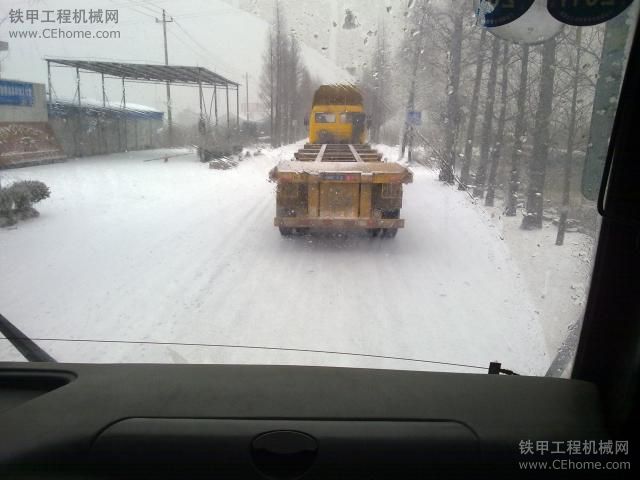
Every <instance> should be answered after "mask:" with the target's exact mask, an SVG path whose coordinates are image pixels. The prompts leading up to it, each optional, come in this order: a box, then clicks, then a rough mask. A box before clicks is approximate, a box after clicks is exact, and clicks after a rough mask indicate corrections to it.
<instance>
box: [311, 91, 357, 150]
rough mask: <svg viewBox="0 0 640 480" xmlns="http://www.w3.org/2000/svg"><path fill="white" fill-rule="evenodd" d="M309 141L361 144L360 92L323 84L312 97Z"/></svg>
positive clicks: (316, 142) (315, 142)
mask: <svg viewBox="0 0 640 480" xmlns="http://www.w3.org/2000/svg"><path fill="white" fill-rule="evenodd" d="M308 123H309V143H311V144H327V143H328V144H360V145H361V144H364V143H365V142H366V137H367V134H366V130H367V129H366V115H365V113H364V105H363V101H362V95H361V94H360V92H359V91H358V90H357V89H356V88H355V87H352V86H351V85H323V86H322V87H320V88H319V89H318V90H317V91H316V93H315V95H314V97H313V107H312V109H311V115H310V117H309V122H308Z"/></svg>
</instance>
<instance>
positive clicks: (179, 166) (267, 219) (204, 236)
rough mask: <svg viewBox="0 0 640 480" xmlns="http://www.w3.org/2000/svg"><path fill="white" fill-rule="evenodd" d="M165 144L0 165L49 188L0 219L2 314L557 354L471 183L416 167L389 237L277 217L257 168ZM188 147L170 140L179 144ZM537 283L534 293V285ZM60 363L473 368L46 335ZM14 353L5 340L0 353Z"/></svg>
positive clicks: (296, 344) (178, 330)
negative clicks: (215, 166)
mask: <svg viewBox="0 0 640 480" xmlns="http://www.w3.org/2000/svg"><path fill="white" fill-rule="evenodd" d="M297 148H298V146H296V145H291V146H287V147H284V148H282V149H278V150H265V151H264V153H263V154H262V155H259V156H255V157H250V158H248V159H246V160H245V161H244V162H243V163H242V164H240V166H239V167H238V168H236V169H233V170H228V171H218V170H210V169H209V168H208V167H207V165H203V164H200V163H198V162H197V160H196V157H195V155H194V154H188V155H182V156H179V157H175V158H171V159H170V160H169V161H168V162H164V161H162V160H152V161H145V160H151V159H158V158H161V157H163V155H164V154H165V153H175V152H165V151H146V152H131V153H127V154H118V155H111V156H109V157H108V158H105V157H92V158H85V159H75V160H71V161H69V162H67V163H64V164H58V165H49V166H41V167H32V168H25V169H19V170H13V171H9V172H2V173H1V174H0V175H2V181H3V183H4V184H6V183H7V182H9V181H11V180H18V179H38V180H42V181H44V182H46V183H47V184H48V185H49V186H50V188H51V191H52V196H51V198H50V199H48V200H46V201H44V202H43V203H42V204H40V205H39V210H40V212H41V216H40V217H39V218H37V219H33V220H30V221H26V222H21V223H19V224H18V225H17V228H14V229H2V230H0V264H1V265H2V268H3V288H2V289H0V305H2V307H1V308H2V313H3V315H5V316H6V317H7V318H8V319H9V320H11V321H12V322H14V323H15V324H16V325H17V326H18V327H19V328H21V329H22V330H23V331H24V332H25V333H26V334H27V335H29V336H31V337H34V338H52V337H55V338H76V339H87V338H90V339H102V340H114V339H115V340H131V341H146V342H184V343H207V344H231V345H244V346H264V347H285V348H296V349H312V350H330V351H340V352H353V353H366V354H373V355H386V356H394V357H410V358H418V359H428V360H434V361H442V362H453V363H459V364H466V365H478V366H483V367H485V366H488V364H489V362H490V361H494V360H499V361H501V362H502V363H503V365H504V366H505V367H506V368H511V369H513V370H515V371H518V372H521V373H530V374H539V375H542V374H544V373H545V372H546V369H547V368H548V366H549V364H550V363H551V361H552V358H553V354H552V351H553V350H552V349H550V348H549V345H548V342H547V341H546V338H545V332H544V329H543V326H542V325H541V322H540V319H539V315H537V314H536V313H535V310H536V309H537V307H536V301H535V300H536V299H535V298H534V296H532V295H530V294H529V292H530V285H529V284H528V283H527V280H525V279H524V278H523V275H522V273H521V267H520V266H519V265H518V262H517V261H515V260H514V256H513V255H512V253H511V252H510V250H509V247H508V245H507V243H506V242H504V241H503V240H502V239H501V238H500V237H501V234H500V232H499V231H498V229H497V228H495V226H493V225H491V223H490V222H487V219H486V218H485V217H483V216H482V215H479V214H478V209H477V208H476V206H475V205H472V204H470V202H469V201H468V200H469V199H468V197H465V196H464V195H460V192H457V191H456V190H455V189H452V188H450V187H447V186H444V185H442V184H440V183H439V182H438V181H437V177H436V175H435V174H434V173H433V172H431V171H429V170H427V169H425V168H423V167H415V169H414V173H415V181H414V183H413V184H412V185H409V186H407V187H406V189H405V202H404V205H405V206H404V208H403V217H404V218H405V219H406V221H407V226H406V229H405V230H403V231H401V232H400V233H399V234H398V237H397V238H395V239H380V238H377V239H372V238H368V237H367V236H365V235H361V234H357V233H350V234H348V235H329V234H322V233H318V234H314V235H311V236H306V237H294V238H282V237H281V236H280V234H279V233H278V231H277V229H276V228H275V227H273V216H274V211H275V198H274V197H275V195H274V189H275V186H274V185H273V184H271V183H269V182H268V181H267V177H268V171H269V170H270V169H271V168H272V166H273V165H274V164H275V163H277V162H278V161H279V160H281V159H289V158H291V156H292V153H293V152H294V151H295V150H296V149H297ZM183 153H185V152H178V154H183ZM536 294H537V292H536ZM39 343H40V344H41V345H42V346H43V348H45V349H46V350H47V351H49V352H50V353H51V354H52V355H53V356H54V357H55V358H57V359H58V360H60V361H64V362H179V363H181V362H192V363H268V364H302V365H335V366H355V367H372V368H397V369H421V370H447V371H472V372H478V373H482V371H481V370H470V369H468V368H459V367H451V366H443V365H437V364H424V363H416V362H407V361H399V360H383V359H373V358H358V357H352V356H343V355H331V354H320V353H298V352H279V351H272V350H259V349H243V348H208V347H193V346H188V347H187V346H167V345H159V346H156V345H139V344H135V345H121V344H112V343H107V344H86V343H69V342H66V343H63V342H50V341H41V342H39ZM18 358H19V356H18V355H17V354H16V353H15V352H14V351H13V350H12V348H11V347H10V346H8V345H6V344H5V343H4V342H0V359H6V360H9V359H18Z"/></svg>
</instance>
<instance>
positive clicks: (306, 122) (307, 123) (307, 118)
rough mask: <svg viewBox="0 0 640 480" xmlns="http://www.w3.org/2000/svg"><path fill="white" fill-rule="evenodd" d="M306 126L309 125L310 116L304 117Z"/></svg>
mask: <svg viewBox="0 0 640 480" xmlns="http://www.w3.org/2000/svg"><path fill="white" fill-rule="evenodd" d="M304 126H305V127H308V126H309V116H306V117H304Z"/></svg>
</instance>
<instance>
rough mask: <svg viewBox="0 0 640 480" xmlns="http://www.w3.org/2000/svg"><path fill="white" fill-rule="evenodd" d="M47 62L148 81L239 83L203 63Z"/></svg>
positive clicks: (190, 83) (217, 84)
mask: <svg viewBox="0 0 640 480" xmlns="http://www.w3.org/2000/svg"><path fill="white" fill-rule="evenodd" d="M46 61H47V63H53V64H57V65H63V66H67V67H72V68H77V69H80V70H84V71H87V72H94V73H100V74H104V75H107V76H109V77H115V78H125V79H127V80H132V81H138V82H149V83H166V82H169V83H171V84H174V85H191V86H198V85H200V84H202V85H205V86H214V85H215V86H218V87H227V86H228V87H230V88H234V89H237V88H238V86H239V84H238V83H236V82H233V81H231V80H228V79H227V78H225V77H223V76H222V75H219V74H217V73H214V72H212V71H211V70H209V69H206V68H203V67H186V66H176V65H153V64H142V63H122V62H98V61H93V60H67V59H62V58H47V59H46Z"/></svg>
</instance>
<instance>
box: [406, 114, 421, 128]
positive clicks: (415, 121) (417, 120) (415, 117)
mask: <svg viewBox="0 0 640 480" xmlns="http://www.w3.org/2000/svg"><path fill="white" fill-rule="evenodd" d="M407 123H408V124H409V125H422V112H421V111H417V110H409V111H408V112H407Z"/></svg>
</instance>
